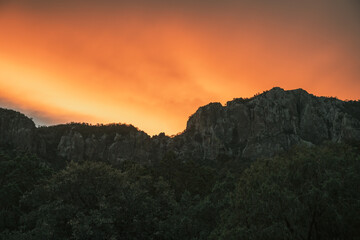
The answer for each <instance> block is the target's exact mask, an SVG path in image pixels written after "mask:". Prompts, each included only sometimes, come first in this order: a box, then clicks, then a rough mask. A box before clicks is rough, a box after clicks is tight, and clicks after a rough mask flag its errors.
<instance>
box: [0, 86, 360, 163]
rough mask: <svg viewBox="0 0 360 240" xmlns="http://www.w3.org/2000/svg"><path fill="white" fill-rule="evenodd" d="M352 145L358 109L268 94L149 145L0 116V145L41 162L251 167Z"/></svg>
mask: <svg viewBox="0 0 360 240" xmlns="http://www.w3.org/2000/svg"><path fill="white" fill-rule="evenodd" d="M324 141H332V142H345V141H360V102H358V101H351V102H344V101H341V100H338V99H336V98H327V97H316V96H314V95H311V94H309V93H307V92H306V91H304V90H302V89H297V90H291V91H285V90H283V89H281V88H273V89H271V90H270V91H267V92H264V93H263V94H259V95H257V96H254V97H253V98H250V99H242V98H239V99H234V100H232V101H229V102H227V104H226V105H225V106H222V105H221V104H220V103H210V104H208V105H206V106H203V107H200V108H199V109H198V110H197V111H196V113H194V114H193V115H192V116H190V118H189V121H188V123H187V127H186V129H185V131H184V132H183V133H182V134H179V135H178V136H175V137H173V138H170V137H167V136H165V135H164V134H160V135H158V136H154V137H150V136H149V135H147V134H146V133H144V132H142V131H139V130H138V129H136V128H135V127H133V126H131V125H107V126H103V125H97V126H91V125H87V124H66V125H58V126H51V127H40V128H36V127H35V124H34V123H33V122H32V120H31V119H29V118H27V117H26V116H24V115H23V114H20V113H17V112H14V111H11V110H4V109H2V110H1V111H0V144H1V145H6V144H7V145H12V146H14V147H17V148H19V149H21V150H26V151H32V152H35V153H37V154H38V155H40V156H42V157H44V158H46V159H48V160H49V161H55V160H56V161H58V160H63V161H64V162H65V161H70V160H73V161H83V160H93V161H97V160H100V161H107V162H110V163H112V164H118V163H121V162H123V161H127V160H129V161H136V162H142V163H151V162H155V161H158V160H160V159H162V158H163V156H164V155H165V154H166V153H167V152H169V151H171V152H174V153H175V155H176V156H178V157H179V158H181V159H189V158H191V159H194V160H199V161H211V160H215V159H221V158H223V157H226V158H232V159H242V158H246V159H256V158H259V157H269V156H272V155H274V154H276V153H279V152H281V151H285V150H288V149H289V148H291V147H292V146H293V145H295V144H299V143H305V144H309V145H312V144H320V143H322V142H324Z"/></svg>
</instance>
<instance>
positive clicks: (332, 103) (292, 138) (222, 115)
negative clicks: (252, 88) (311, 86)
mask: <svg viewBox="0 0 360 240" xmlns="http://www.w3.org/2000/svg"><path fill="white" fill-rule="evenodd" d="M347 104H348V102H343V101H340V100H338V99H336V98H326V97H316V96H314V95H311V94H309V93H307V92H306V91H305V90H303V89H296V90H290V91H285V90H284V89H282V88H279V87H276V88H273V89H271V90H269V91H266V92H264V93H262V94H259V95H256V96H254V97H253V98H249V99H244V98H237V99H234V100H233V101H229V102H227V104H226V106H222V105H221V104H220V103H211V104H209V105H206V106H204V107H201V108H199V110H198V111H197V112H196V113H195V114H193V115H192V116H191V117H190V118H189V121H188V124H187V129H186V131H185V133H186V134H187V138H188V139H191V140H188V142H190V143H189V145H192V147H190V146H188V147H187V149H191V150H190V151H194V149H195V152H197V154H194V152H192V153H191V155H192V156H198V157H199V158H210V159H215V158H217V157H218V156H220V155H224V154H225V155H228V156H231V157H235V158H250V159H255V158H258V157H267V156H272V155H274V154H276V153H277V152H281V151H284V150H287V149H289V148H290V147H291V146H293V145H294V144H298V143H306V144H319V143H321V142H324V141H333V142H342V141H349V140H356V141H359V140H360V122H359V120H360V119H359V118H356V117H354V116H355V115H354V114H349V113H350V112H354V111H355V110H354V109H359V107H360V104H357V107H356V106H352V109H350V110H348V111H346V109H349V107H347ZM353 105H354V104H353ZM355 105H356V104H355ZM189 155H190V154H189Z"/></svg>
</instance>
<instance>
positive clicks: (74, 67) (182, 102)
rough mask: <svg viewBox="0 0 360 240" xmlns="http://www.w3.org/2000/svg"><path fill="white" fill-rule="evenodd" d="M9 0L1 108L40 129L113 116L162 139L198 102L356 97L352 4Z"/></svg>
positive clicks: (1, 20) (2, 27)
mask: <svg viewBox="0 0 360 240" xmlns="http://www.w3.org/2000/svg"><path fill="white" fill-rule="evenodd" d="M5 2H6V1H5ZM10 2H11V1H9V3H3V4H1V3H0V107H8V108H13V109H16V110H19V111H22V112H24V113H25V114H27V115H29V116H30V117H32V118H34V120H35V121H36V123H37V124H40V125H42V124H47V125H48V124H57V123H66V122H70V121H76V122H89V123H94V124H95V123H113V122H121V123H128V124H133V125H134V126H136V127H138V128H139V129H141V130H144V131H145V132H147V133H149V134H158V133H160V132H165V133H166V134H168V135H171V134H176V133H178V132H181V131H183V130H184V129H185V126H186V121H187V119H188V117H189V116H190V115H191V114H192V113H194V112H195V111H196V109H197V108H198V107H200V106H202V105H205V104H207V103H209V102H221V103H223V104H224V103H226V101H229V100H232V99H233V98H237V97H251V96H253V95H254V94H256V93H257V92H262V91H264V90H268V89H270V88H272V87H274V86H280V87H282V88H285V89H295V88H304V89H305V90H307V91H309V92H310V93H313V94H316V95H321V96H337V97H338V98H340V99H359V98H360V94H359V93H360V79H359V77H360V50H359V49H360V46H359V43H360V11H359V10H360V6H359V4H358V3H357V2H356V1H341V2H342V4H335V2H339V1H328V2H327V3H326V4H325V2H324V1H319V3H318V4H311V3H310V1H309V3H308V4H307V5H306V4H305V5H306V7H303V8H299V9H298V11H296V14H289V8H296V7H298V6H290V5H289V4H287V5H286V4H284V3H283V4H282V5H280V3H279V4H274V5H273V6H269V5H268V4H260V2H264V1H259V4H250V3H246V4H245V3H244V4H243V5H241V4H240V5H239V6H238V5H236V6H235V3H232V1H225V2H226V3H227V4H224V6H223V7H222V8H219V7H217V6H216V3H213V5H211V4H209V5H206V7H205V8H203V7H202V6H201V4H200V3H199V6H193V5H191V4H190V3H187V2H186V1H185V2H184V3H180V1H178V2H176V1H174V5H170V4H169V6H167V5H165V6H164V5H161V6H160V5H159V4H160V3H159V2H157V3H154V5H153V6H150V5H149V4H145V3H141V2H139V3H138V4H137V5H132V4H124V5H119V4H116V3H115V2H113V1H110V0H108V1H104V2H107V4H105V6H99V5H100V2H102V1H98V2H96V1H93V2H92V3H91V4H89V5H87V6H86V7H83V6H82V4H83V3H84V2H83V1H74V2H77V4H74V5H73V4H71V3H70V2H69V3H67V2H68V1H64V5H63V6H61V7H59V6H52V5H51V4H45V2H46V1H44V6H42V7H40V6H39V4H41V2H42V1H35V0H34V1H28V3H27V4H25V3H24V2H25V1H18V4H10ZM14 2H17V1H14ZM29 2H34V3H33V5H31V3H29ZM35 2H36V4H35ZM200 2H203V1H200ZM219 2H221V1H219ZM244 2H247V1H244ZM279 2H282V1H279ZM332 2H334V4H332ZM175 3H176V4H175ZM202 4H206V3H205V2H204V3H202Z"/></svg>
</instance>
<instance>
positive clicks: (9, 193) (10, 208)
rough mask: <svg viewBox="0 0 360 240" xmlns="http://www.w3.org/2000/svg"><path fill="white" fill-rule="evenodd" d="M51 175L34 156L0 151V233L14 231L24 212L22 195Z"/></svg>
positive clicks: (48, 169)
mask: <svg viewBox="0 0 360 240" xmlns="http://www.w3.org/2000/svg"><path fill="white" fill-rule="evenodd" d="M51 173H52V171H51V169H50V168H49V167H48V166H47V165H46V164H45V163H44V162H43V161H41V160H40V159H38V158H37V157H35V156H34V155H29V154H26V153H20V152H16V151H12V150H9V149H7V150H0V232H1V231H5V230H9V231H12V230H16V229H17V228H18V226H19V218H20V216H21V214H22V212H23V211H24V210H25V209H23V208H21V206H20V199H21V197H22V196H23V194H24V193H25V192H27V191H30V190H32V189H33V188H34V186H35V185H36V184H38V183H40V181H41V180H42V179H44V178H47V177H48V176H50V175H51Z"/></svg>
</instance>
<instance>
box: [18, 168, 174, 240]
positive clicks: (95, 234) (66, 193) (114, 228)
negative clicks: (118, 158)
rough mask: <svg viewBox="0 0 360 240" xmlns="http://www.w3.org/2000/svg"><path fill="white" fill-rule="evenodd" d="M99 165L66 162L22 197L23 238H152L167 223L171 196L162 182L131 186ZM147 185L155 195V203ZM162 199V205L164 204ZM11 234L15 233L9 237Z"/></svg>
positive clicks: (117, 173)
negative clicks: (23, 209) (65, 165)
mask: <svg viewBox="0 0 360 240" xmlns="http://www.w3.org/2000/svg"><path fill="white" fill-rule="evenodd" d="M133 180H134V179H132V176H129V175H128V174H126V173H123V172H121V171H119V170H117V169H114V168H112V167H110V166H108V165H106V164H104V163H94V162H85V163H83V164H76V163H71V164H70V165H69V166H68V167H67V168H66V169H65V170H62V171H60V172H59V173H57V174H55V175H54V176H53V177H52V178H50V179H49V180H48V181H47V182H46V184H43V185H41V186H39V187H37V188H36V189H34V190H33V191H31V192H29V193H28V194H26V195H25V196H24V199H23V204H24V205H25V206H26V207H28V208H31V209H32V211H31V212H30V213H28V214H26V215H24V216H23V219H22V220H23V229H22V233H21V234H22V235H21V236H22V237H24V238H27V239H152V238H155V237H156V236H157V234H158V233H159V231H158V229H159V227H158V226H159V222H160V221H162V220H163V219H164V218H166V215H167V212H166V211H167V209H166V208H168V207H169V205H170V204H169V202H171V198H172V196H171V192H169V191H168V189H167V185H166V184H164V183H163V182H161V181H156V182H151V179H138V180H137V181H133ZM148 182H151V185H152V187H153V189H154V191H155V192H156V193H155V194H154V195H156V198H154V197H153V196H152V195H151V194H150V193H149V191H148V189H147V184H148ZM165 199H166V200H167V202H166V203H165V204H163V203H164V202H165ZM14 234H19V232H18V233H14Z"/></svg>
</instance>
